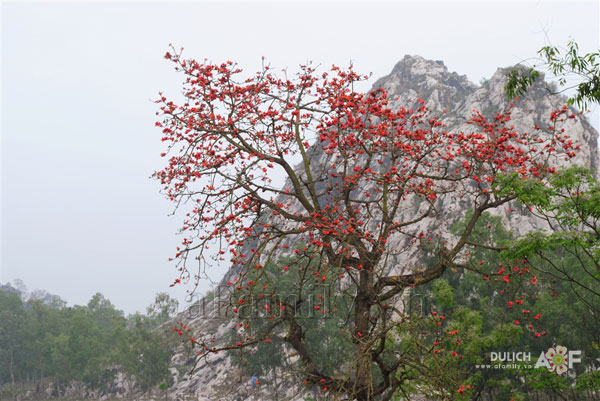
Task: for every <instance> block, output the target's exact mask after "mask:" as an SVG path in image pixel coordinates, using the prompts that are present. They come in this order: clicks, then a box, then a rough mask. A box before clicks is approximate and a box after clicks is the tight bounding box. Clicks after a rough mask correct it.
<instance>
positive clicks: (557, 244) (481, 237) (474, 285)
mask: <svg viewBox="0 0 600 401" xmlns="http://www.w3.org/2000/svg"><path fill="white" fill-rule="evenodd" d="M591 180H592V178H591V176H590V175H589V174H588V173H587V172H586V171H584V170H580V169H573V170H570V171H566V172H564V173H562V174H559V175H557V176H556V177H555V178H554V180H553V181H552V185H551V186H549V187H548V188H543V187H540V186H537V185H534V186H530V184H528V183H516V182H512V181H510V179H508V180H507V181H506V182H504V183H502V184H503V185H505V188H510V189H507V190H510V191H514V193H519V194H520V192H519V191H521V190H523V191H525V192H524V193H523V194H522V195H523V196H522V198H524V199H527V201H528V202H531V203H529V204H531V205H539V206H540V207H544V208H546V210H553V211H557V210H558V211H559V212H560V213H558V212H557V213H558V214H557V216H559V218H560V216H564V218H565V220H564V221H563V222H571V220H569V219H567V217H570V216H572V215H573V214H574V213H573V210H571V211H570V212H569V211H568V210H569V209H568V208H562V206H564V205H563V204H561V207H560V208H557V207H556V206H557V204H556V200H557V199H555V198H554V197H553V196H550V197H549V198H548V199H543V197H542V196H540V195H539V194H536V191H540V192H546V193H548V194H554V196H555V197H557V196H559V195H560V194H561V193H562V194H564V193H565V192H572V191H573V189H574V185H575V183H577V182H585V183H586V188H587V190H588V191H591V192H594V191H595V189H594V186H593V185H590V184H591V183H592V181H591ZM508 183H510V185H507V184H508ZM530 188H533V189H534V191H533V192H531V191H530V192H526V191H527V190H526V189H530ZM563 190H565V191H564V192H563ZM572 196H573V195H572ZM577 196H581V197H583V198H585V199H591V198H592V196H591V195H589V194H587V195H586V191H582V193H581V194H579V195H577ZM560 199H561V202H562V201H564V199H569V197H567V198H564V197H563V198H560ZM575 203H576V204H577V205H579V206H578V207H583V206H581V205H585V204H587V205H588V206H589V208H593V209H595V207H596V205H595V204H594V205H592V203H586V202H583V201H581V202H579V201H578V202H575ZM575 214H576V215H579V216H587V217H589V216H592V215H593V214H592V213H586V212H583V211H582V212H581V213H579V214H578V213H575ZM468 218H469V216H466V218H465V220H464V221H458V222H456V223H455V224H454V226H453V227H452V231H453V232H460V231H461V228H462V227H463V226H464V224H465V221H467V220H468ZM511 237H512V236H511V234H510V233H509V232H507V231H506V230H505V229H504V227H503V226H502V224H501V218H500V217H498V216H491V215H489V214H484V215H483V216H482V218H481V219H480V221H479V222H478V223H477V225H476V227H475V228H474V230H473V232H472V234H471V236H470V237H469V239H468V240H469V242H470V243H471V244H473V245H472V247H471V249H469V261H468V264H467V269H465V270H456V271H452V270H450V269H449V270H448V271H447V272H446V274H445V275H444V276H443V277H442V278H441V279H438V280H436V281H434V282H432V283H430V284H428V285H427V286H422V287H417V288H415V290H414V292H413V298H417V299H419V300H420V301H421V304H422V305H424V306H425V308H424V310H423V313H424V314H429V313H432V312H435V313H436V314H437V316H438V317H439V315H440V314H442V315H444V317H445V319H443V320H441V321H440V323H441V324H442V327H443V330H442V332H441V334H440V335H438V337H436V338H434V337H432V335H433V333H434V331H430V334H429V337H425V338H424V340H423V341H437V343H438V345H437V349H438V350H439V353H438V354H437V357H438V358H439V361H438V363H439V364H440V367H443V370H442V371H443V372H444V374H442V375H441V376H440V377H439V378H438V382H436V381H435V380H431V379H429V378H424V379H423V382H422V383H420V384H419V385H418V389H419V391H422V390H423V389H424V388H429V389H430V391H431V394H432V395H434V394H438V395H439V394H442V393H443V391H444V389H451V388H453V387H452V386H453V385H454V384H453V383H462V384H463V385H465V386H466V385H467V384H468V385H470V386H471V393H469V392H467V391H465V394H466V395H469V394H471V395H472V394H474V393H475V392H477V393H478V394H480V395H486V396H487V397H489V398H490V399H497V400H507V401H508V400H510V399H515V400H518V399H522V400H525V399H529V397H530V396H531V394H533V393H538V394H560V395H561V396H562V397H566V398H565V399H567V398H569V397H571V396H572V394H573V391H575V392H578V394H580V395H581V396H584V395H585V394H586V391H594V389H597V388H598V387H599V385H600V384H599V377H600V375H598V374H597V373H596V372H597V371H598V362H597V361H598V358H599V357H600V348H599V347H598V343H599V342H598V333H600V327H599V326H598V319H597V318H596V317H595V315H594V313H593V310H592V308H591V307H590V304H591V303H594V302H595V304H596V305H598V298H594V297H592V295H593V294H590V293H588V294H587V296H585V295H583V294H581V293H578V292H577V291H576V290H573V282H572V281H568V280H565V279H561V278H560V277H557V275H556V274H555V275H554V276H548V277H546V276H544V275H543V274H541V272H540V270H543V269H548V268H549V266H552V264H554V265H561V266H563V267H564V269H565V271H566V272H567V273H568V274H569V275H570V277H572V278H575V279H576V280H579V281H578V282H580V283H585V285H587V286H589V287H590V288H598V287H597V283H598V282H597V281H595V283H596V284H595V285H596V286H595V287H593V285H594V280H595V279H593V278H592V277H589V275H588V274H587V273H586V271H585V270H584V269H583V267H588V268H590V267H591V264H590V260H587V261H584V263H583V265H582V264H581V262H580V261H579V260H578V259H577V258H576V257H575V256H574V255H572V254H568V253H566V252H565V248H568V247H571V246H573V245H575V244H577V242H573V241H572V240H569V241H566V240H565V241H562V242H561V241H559V240H558V237H556V236H551V235H546V234H544V233H537V234H532V235H529V236H528V237H527V239H526V240H525V239H521V240H518V241H514V240H513V239H512V238H511ZM536 238H537V239H538V240H537V242H536V241H534V239H536ZM515 244H516V246H515ZM587 245H588V246H589V245H590V244H589V243H588V244H587ZM579 246H582V244H579ZM503 248H504V250H503V251H499V250H500V249H503ZM536 253H538V254H541V255H544V258H541V257H539V258H537V259H532V255H535V254H536ZM583 260H584V259H582V261H583ZM501 266H505V268H506V272H508V271H512V274H510V276H509V277H510V282H506V283H505V282H503V280H502V277H503V276H504V275H505V272H504V271H503V270H501V269H502V267H501ZM525 266H527V267H525ZM536 266H537V269H536V268H535V267H536ZM514 268H516V269H517V270H516V271H515V270H513V269H514ZM524 269H531V271H530V273H531V274H527V273H526V272H527V270H524ZM589 270H590V272H591V271H592V269H589ZM499 271H502V273H501V274H498V272H499ZM585 275H587V276H588V277H587V279H586V278H584V276H585ZM532 277H536V280H537V284H533V283H532V281H531V278H532ZM484 278H485V279H484ZM517 301H519V302H522V303H521V304H517ZM525 312H526V313H525ZM538 313H539V317H538V318H536V317H534V316H537V314H538ZM588 317H591V318H590V319H588ZM515 321H518V322H519V324H515V323H513V322H515ZM566 322H568V323H566ZM452 330H458V335H457V336H456V337H452V340H459V341H461V344H460V345H458V344H456V343H453V342H452V341H448V340H449V338H448V336H445V335H444V333H447V332H448V331H452ZM535 333H538V335H535ZM539 333H546V334H545V335H540V334H539ZM556 344H562V345H566V346H567V347H568V348H569V349H572V350H581V351H582V363H580V364H575V365H574V370H572V372H573V374H574V375H576V376H573V375H570V376H567V375H565V376H558V375H556V374H555V373H550V372H548V371H547V370H546V369H505V370H502V369H475V366H476V365H481V364H489V363H490V352H502V351H508V352H510V351H529V352H531V356H532V360H533V361H534V363H535V360H536V359H537V357H538V355H539V353H540V352H541V351H545V350H547V349H548V348H549V347H551V346H554V345H556ZM452 351H454V352H456V353H457V354H458V355H459V356H458V357H456V356H453V355H452ZM427 363H430V362H426V363H425V365H424V366H427ZM521 365H522V364H521ZM452 378H454V380H455V381H453V380H452ZM436 383H438V388H436V387H435V386H433V387H432V385H434V384H436ZM465 390H466V387H465ZM415 391H416V390H415ZM596 391H597V390H596ZM453 396H455V397H456V393H454V395H453ZM459 398H462V397H459ZM569 399H570V398H569Z"/></svg>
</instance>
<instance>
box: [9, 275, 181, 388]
mask: <svg viewBox="0 0 600 401" xmlns="http://www.w3.org/2000/svg"><path fill="white" fill-rule="evenodd" d="M177 306H178V305H177V301H176V300H174V299H171V298H170V297H169V295H168V294H166V293H159V294H157V296H156V299H155V302H154V303H153V304H152V305H151V306H149V307H148V308H147V313H146V314H145V315H144V314H140V313H136V314H133V315H129V316H127V317H126V316H125V315H124V313H123V311H121V310H118V309H116V308H115V307H114V305H113V304H112V303H111V302H110V301H109V300H108V299H106V298H105V297H104V296H103V295H102V294H100V293H97V294H95V295H94V296H93V297H92V298H91V299H90V301H89V302H88V304H87V305H85V306H79V305H77V306H73V307H67V306H66V302H65V301H63V300H62V299H61V298H60V297H58V296H56V295H51V294H48V293H47V292H45V291H37V292H34V293H32V294H26V293H25V292H24V291H19V290H17V289H15V288H13V287H11V286H9V285H3V286H0V399H7V398H14V397H16V396H17V395H18V394H21V395H23V394H25V393H27V392H29V393H30V394H38V395H40V396H41V395H42V394H43V395H44V396H61V395H63V394H64V392H65V389H66V388H67V386H69V385H71V384H72V383H78V384H79V385H80V386H81V388H83V389H85V391H86V392H90V391H94V392H96V393H97V394H102V393H105V392H110V391H111V390H114V385H115V379H116V377H117V374H118V373H120V374H122V375H125V377H127V378H128V379H130V380H131V381H132V382H135V386H136V387H137V388H138V389H140V390H142V391H147V390H149V389H151V388H152V387H153V386H155V385H157V384H159V383H163V382H168V380H169V379H168V376H169V362H170V360H171V356H172V354H173V352H174V349H175V347H176V345H177V343H176V339H174V338H172V336H170V335H168V331H167V330H162V328H161V327H160V325H161V324H162V323H164V322H166V321H168V320H169V319H170V318H171V317H172V315H173V314H174V313H175V312H176V310H177ZM82 391H83V390H82Z"/></svg>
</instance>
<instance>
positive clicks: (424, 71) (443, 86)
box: [173, 56, 600, 400]
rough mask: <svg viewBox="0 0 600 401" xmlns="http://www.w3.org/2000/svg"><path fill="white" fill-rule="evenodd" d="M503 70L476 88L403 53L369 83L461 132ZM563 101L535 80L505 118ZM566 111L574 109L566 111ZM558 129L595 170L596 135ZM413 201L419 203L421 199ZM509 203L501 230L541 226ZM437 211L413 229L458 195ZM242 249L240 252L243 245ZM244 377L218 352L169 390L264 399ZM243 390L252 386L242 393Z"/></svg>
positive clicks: (583, 124)
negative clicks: (421, 104)
mask: <svg viewBox="0 0 600 401" xmlns="http://www.w3.org/2000/svg"><path fill="white" fill-rule="evenodd" d="M505 73H506V70H504V69H498V70H497V71H496V73H495V74H494V75H493V76H492V77H491V78H490V79H489V80H488V81H487V82H485V83H483V84H482V85H481V86H480V85H476V84H474V83H472V82H470V81H469V80H468V79H467V78H466V76H464V75H459V74H457V73H456V72H449V71H448V69H447V68H446V66H445V65H444V63H443V62H441V61H431V60H426V59H424V58H422V57H419V56H405V57H404V58H403V59H402V60H401V61H400V62H399V63H398V64H396V66H395V67H394V68H393V70H392V72H391V73H390V74H389V75H388V76H385V77H383V78H381V79H379V80H377V81H376V82H375V84H374V88H384V89H386V90H387V91H388V92H389V95H390V99H393V100H392V102H391V103H392V105H393V106H400V105H404V106H408V107H411V106H413V105H414V104H416V99H417V98H421V99H423V100H425V102H426V105H427V106H428V108H429V109H430V110H431V112H432V114H434V115H436V114H437V115H440V116H441V118H442V122H443V123H445V124H446V126H447V130H448V131H464V132H469V131H472V130H473V129H474V128H473V126H471V125H468V124H465V121H467V120H469V119H470V118H471V117H472V112H473V110H478V111H480V112H481V113H482V114H483V115H484V117H486V119H488V120H489V121H491V120H493V118H494V116H495V113H496V112H502V111H505V110H506V109H507V108H508V106H509V101H508V99H507V98H506V96H505V94H504V85H505V84H506V76H505ZM565 103H566V99H565V98H563V97H561V96H557V95H551V94H550V93H549V86H548V84H546V83H545V82H542V81H538V82H537V83H536V85H535V86H534V87H533V88H532V89H531V90H530V91H529V93H528V94H526V95H525V96H524V97H523V98H522V99H520V100H519V101H517V102H515V104H514V108H513V110H512V120H511V122H512V124H513V125H514V126H515V128H516V129H517V130H518V131H521V132H531V131H532V130H533V127H534V125H536V124H537V125H539V126H540V127H546V126H548V122H549V117H550V113H551V112H552V111H553V110H555V109H559V108H561V107H562V106H563V105H564V104H565ZM572 112H575V110H574V109H573V110H572ZM564 127H565V129H566V131H567V132H568V133H569V134H570V136H571V138H572V139H573V141H574V142H576V143H578V144H580V145H581V151H580V152H579V153H578V155H577V156H576V157H575V158H574V159H571V160H570V161H569V163H574V164H578V165H582V166H586V167H589V168H592V169H597V168H598V166H599V165H600V164H599V163H600V158H599V153H598V133H597V132H596V131H595V130H594V129H593V128H592V127H591V125H590V124H589V123H588V122H587V121H586V120H585V119H584V118H577V119H576V120H568V121H567V122H566V123H565V125H564ZM317 152H318V151H317ZM325 161H326V156H325V155H322V154H321V155H320V154H315V155H314V158H313V161H312V163H314V164H315V167H316V168H318V166H319V165H327V163H325ZM421 206H423V207H424V205H421ZM418 207H419V206H418V205H416V204H415V202H412V201H411V200H407V205H406V207H405V209H404V211H403V213H404V214H405V215H406V216H410V215H414V214H415V211H416V210H415V208H418ZM509 207H510V206H508V205H507V206H506V207H504V208H500V209H499V210H496V211H495V213H496V214H499V215H502V216H503V217H506V219H505V221H506V222H507V229H509V230H512V231H513V232H514V233H515V234H516V235H521V234H524V233H526V232H529V231H532V230H534V229H543V228H544V226H543V224H541V223H540V222H539V221H536V220H533V219H531V218H530V217H529V216H527V215H525V214H520V213H518V212H513V213H509V211H508V209H509ZM439 209H440V210H441V211H442V216H441V217H440V218H438V219H433V218H429V219H424V220H422V221H421V222H420V223H419V227H417V228H418V230H421V231H423V232H432V231H433V232H435V231H437V232H447V231H448V230H447V227H443V226H440V220H441V221H443V222H445V223H442V224H446V225H447V224H448V222H452V221H453V220H456V219H458V218H460V217H461V216H462V215H463V213H464V208H462V207H461V202H460V200H459V199H457V198H456V197H454V198H453V197H452V195H450V196H449V197H447V198H446V199H444V200H443V204H441V205H440V207H439ZM509 216H510V219H509ZM396 241H397V242H398V244H397V245H398V246H399V247H401V246H402V245H403V244H402V241H403V240H402V239H400V238H398V239H397V240H396ZM243 252H246V253H248V252H247V250H246V251H243ZM415 257H416V255H415V254H410V253H405V254H403V255H402V260H397V261H394V263H392V264H391V265H392V267H390V271H394V272H395V273H402V272H407V271H410V270H411V269H414V268H416V267H417V266H418V263H419V261H418V260H416V259H415ZM236 275H237V271H236V269H232V270H231V271H230V272H228V273H227V274H226V275H225V276H224V278H223V280H222V284H224V283H226V282H227V281H228V280H233V277H234V276H236ZM214 302H218V298H217V299H216V300H215V301H212V303H211V305H212V306H213V310H214ZM178 319H180V320H187V322H188V325H189V326H190V327H192V328H193V329H194V331H204V332H212V333H215V332H217V333H219V334H220V335H218V336H217V338H219V337H220V338H223V337H225V336H226V334H227V333H228V332H231V331H232V330H237V328H236V325H235V323H234V322H232V321H231V320H227V319H225V320H223V319H217V318H211V317H207V316H199V317H196V318H194V319H192V320H191V321H190V319H186V316H185V315H181V316H179V317H178ZM187 359H188V357H187V356H186V355H184V354H179V355H176V356H175V359H174V362H176V364H177V365H180V366H184V365H185V361H186V360H187ZM249 380H250V378H248V377H243V375H242V374H241V373H240V372H239V371H237V370H236V369H235V368H234V367H233V365H232V362H231V359H230V358H229V356H227V355H221V354H219V355H214V356H212V357H211V359H209V360H208V362H207V363H203V364H201V365H199V367H198V369H197V370H196V371H195V372H194V374H193V375H192V376H191V377H189V376H187V375H186V376H185V377H183V376H181V377H180V378H179V382H178V383H177V384H176V385H175V387H174V389H173V391H174V393H175V394H176V395H177V396H179V397H180V398H185V397H188V396H193V397H196V398H195V399H201V400H214V399H223V400H234V399H236V397H240V396H241V397H242V398H247V399H248V398H249V399H256V400H267V399H272V397H271V396H270V395H269V394H268V391H269V390H267V389H263V390H252V389H250V388H249ZM282 383H283V386H284V387H283V388H286V389H287V390H286V391H285V396H284V397H281V398H280V399H286V400H292V399H294V400H295V399H298V400H299V399H302V397H303V395H305V394H306V391H307V390H306V389H305V388H303V387H302V388H300V387H297V386H295V385H294V384H293V382H291V381H289V382H288V381H286V379H285V378H284V379H282ZM251 391H254V392H253V393H252V394H250V393H249V392H251ZM250 397H253V398H250Z"/></svg>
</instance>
